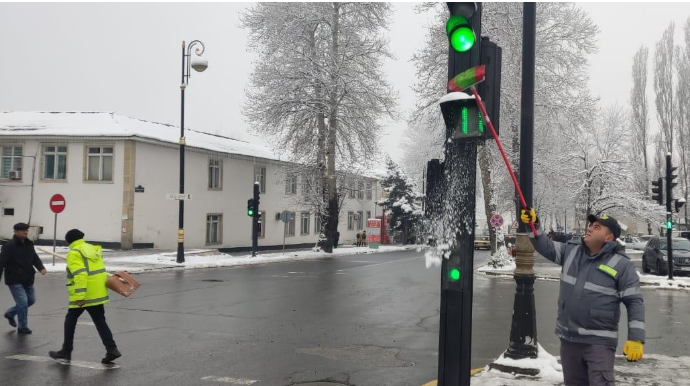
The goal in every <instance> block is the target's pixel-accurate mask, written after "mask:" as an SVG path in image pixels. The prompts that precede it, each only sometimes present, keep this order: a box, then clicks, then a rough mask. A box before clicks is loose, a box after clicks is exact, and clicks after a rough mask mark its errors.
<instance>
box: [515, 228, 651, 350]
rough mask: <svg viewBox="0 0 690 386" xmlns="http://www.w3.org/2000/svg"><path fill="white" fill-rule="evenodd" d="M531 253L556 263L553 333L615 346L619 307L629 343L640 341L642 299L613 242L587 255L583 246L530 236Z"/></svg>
mask: <svg viewBox="0 0 690 386" xmlns="http://www.w3.org/2000/svg"><path fill="white" fill-rule="evenodd" d="M529 237H530V240H531V241H532V245H534V249H536V250H537V252H539V254H541V255H542V256H544V257H545V258H547V259H549V260H551V261H553V262H554V263H556V264H559V265H561V266H562V267H563V268H562V269H561V283H560V286H561V289H560V293H559V296H558V321H557V323H556V335H558V336H559V337H560V338H561V339H565V340H567V341H570V342H575V343H586V344H601V345H606V346H613V347H616V346H617V345H618V323H619V321H620V303H621V302H623V304H625V306H626V308H627V310H628V340H636V341H640V342H644V341H645V327H644V320H645V315H644V314H645V310H644V300H643V298H642V293H641V292H640V280H639V276H638V275H637V271H636V270H635V266H634V265H633V263H632V262H631V261H630V258H629V257H628V256H627V255H626V254H625V251H624V250H622V249H618V248H617V247H618V245H619V244H618V243H617V242H616V241H609V242H607V243H606V244H604V246H603V247H602V249H601V250H600V251H599V253H597V254H595V255H594V256H590V255H589V250H588V248H587V247H586V246H585V245H584V244H575V243H571V242H567V243H560V242H557V241H552V240H549V238H548V237H547V236H546V235H544V231H543V230H541V229H539V230H538V236H537V237H534V235H533V234H532V233H529Z"/></svg>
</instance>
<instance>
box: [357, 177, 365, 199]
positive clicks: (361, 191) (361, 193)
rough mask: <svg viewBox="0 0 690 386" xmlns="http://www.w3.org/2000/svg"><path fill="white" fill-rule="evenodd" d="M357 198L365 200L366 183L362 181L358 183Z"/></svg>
mask: <svg viewBox="0 0 690 386" xmlns="http://www.w3.org/2000/svg"><path fill="white" fill-rule="evenodd" d="M357 198H358V199H360V200H364V182H362V181H359V182H358V183H357Z"/></svg>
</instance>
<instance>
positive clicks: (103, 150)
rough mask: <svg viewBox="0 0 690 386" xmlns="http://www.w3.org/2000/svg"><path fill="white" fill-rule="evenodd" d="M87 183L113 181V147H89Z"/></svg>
mask: <svg viewBox="0 0 690 386" xmlns="http://www.w3.org/2000/svg"><path fill="white" fill-rule="evenodd" d="M86 163H87V165H86V180H87V181H112V180H113V147H112V146H89V147H88V148H87V158H86Z"/></svg>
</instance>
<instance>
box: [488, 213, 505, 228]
mask: <svg viewBox="0 0 690 386" xmlns="http://www.w3.org/2000/svg"><path fill="white" fill-rule="evenodd" d="M489 222H490V223H491V225H493V226H494V228H499V227H500V226H501V225H503V216H501V215H500V214H495V215H493V216H491V219H490V220H489Z"/></svg>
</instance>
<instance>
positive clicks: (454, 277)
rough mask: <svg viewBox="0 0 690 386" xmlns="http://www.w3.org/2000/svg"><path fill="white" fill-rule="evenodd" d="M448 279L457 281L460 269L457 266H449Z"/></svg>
mask: <svg viewBox="0 0 690 386" xmlns="http://www.w3.org/2000/svg"><path fill="white" fill-rule="evenodd" d="M449 273H450V275H449V276H450V280H452V281H458V280H459V279H460V270H459V269H457V268H451V270H450V272H449Z"/></svg>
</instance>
